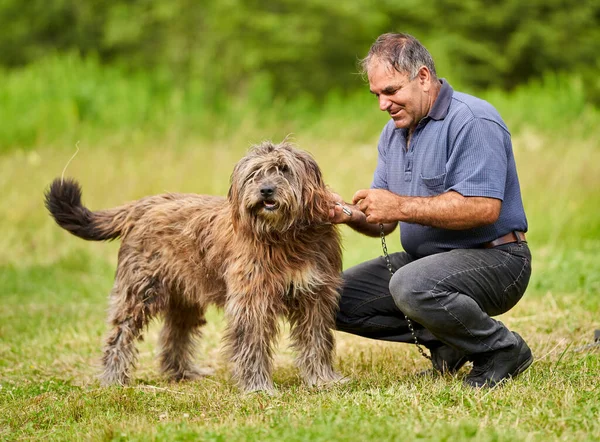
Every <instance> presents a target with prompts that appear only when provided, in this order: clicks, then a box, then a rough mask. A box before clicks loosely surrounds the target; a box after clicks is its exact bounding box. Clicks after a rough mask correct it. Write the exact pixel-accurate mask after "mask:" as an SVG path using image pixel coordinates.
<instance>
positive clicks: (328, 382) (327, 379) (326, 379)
mask: <svg viewBox="0 0 600 442" xmlns="http://www.w3.org/2000/svg"><path fill="white" fill-rule="evenodd" d="M350 380H351V379H350V378H349V377H347V376H342V375H341V374H339V373H336V372H332V373H330V374H328V375H327V376H321V377H318V378H316V379H306V380H305V383H306V385H307V386H309V387H314V388H327V387H332V386H335V385H342V384H346V383H348V382H350Z"/></svg>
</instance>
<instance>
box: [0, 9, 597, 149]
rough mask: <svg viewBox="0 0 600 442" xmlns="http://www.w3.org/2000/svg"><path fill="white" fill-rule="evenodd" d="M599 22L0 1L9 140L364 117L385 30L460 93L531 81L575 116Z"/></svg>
mask: <svg viewBox="0 0 600 442" xmlns="http://www.w3.org/2000/svg"><path fill="white" fill-rule="evenodd" d="M599 25H600V1H599V0H587V1H582V2H571V1H567V0H530V1H527V2H522V1H520V0H503V1H497V2H491V1H489V0H418V1H417V0H404V1H395V0H379V1H372V0H352V1H346V2H331V1H326V0H279V1H266V0H203V1H202V2H194V1H191V0H172V1H168V2H160V1H153V0H114V1H110V2H107V1H102V0H83V1H73V0H53V1H51V2H46V1H42V0H30V1H28V2H27V3H26V4H24V3H23V2H21V1H18V0H2V1H0V29H2V31H0V120H1V121H2V125H1V127H0V151H6V150H12V149H13V148H15V147H18V148H21V149H23V148H28V147H31V146H35V145H40V144H47V143H54V142H58V143H65V142H67V143H68V144H69V145H70V146H72V144H71V142H73V141H74V140H75V139H79V138H81V137H82V135H83V136H84V138H86V139H90V137H91V138H94V137H96V138H95V139H96V140H99V139H104V138H105V136H106V134H107V133H113V134H114V133H115V132H123V133H128V134H129V135H128V137H132V136H135V133H136V131H138V132H139V134H144V135H145V136H165V135H169V136H171V137H175V138H176V139H181V137H183V138H185V137H189V136H193V137H202V138H208V139H211V138H221V137H223V136H224V135H225V134H228V133H230V132H231V131H237V130H239V128H240V125H241V124H242V123H243V122H246V123H247V127H248V128H257V129H263V130H264V129H272V128H273V127H277V128H278V130H279V132H278V133H277V135H279V134H280V133H281V134H285V133H286V131H288V132H289V131H294V132H297V131H299V130H306V129H307V128H309V127H310V128H311V130H317V131H318V129H319V128H320V130H322V131H326V130H327V129H325V128H324V127H320V126H319V122H320V121H323V119H324V115H325V116H327V115H332V116H337V118H339V119H340V122H343V121H348V119H351V120H354V121H356V122H359V121H360V120H361V119H362V118H363V117H364V115H363V114H365V112H363V109H366V108H367V105H368V106H370V107H368V109H369V113H371V114H373V113H374V112H373V107H372V103H370V101H369V100H368V97H367V96H366V95H365V94H366V88H365V87H364V83H363V80H362V79H361V78H360V76H359V75H358V74H357V66H356V62H357V60H358V59H359V58H360V57H362V56H364V55H365V54H366V52H367V50H368V48H369V46H370V44H371V43H372V42H373V41H374V39H375V38H376V37H377V35H379V34H381V33H383V32H389V31H402V32H408V33H412V34H413V35H415V36H417V37H418V38H419V39H420V40H421V41H422V42H423V43H424V44H425V45H426V46H427V47H428V48H429V49H430V51H431V52H432V54H433V56H434V59H435V60H436V63H437V67H438V73H439V74H440V76H442V77H446V78H449V79H450V81H451V84H452V85H453V86H454V87H455V88H456V89H462V90H465V91H467V92H473V93H479V94H483V95H484V96H486V95H485V94H486V93H494V92H491V91H501V92H504V93H505V94H504V95H502V96H509V95H506V94H511V93H512V94H514V93H517V94H518V91H519V88H521V87H523V85H530V84H532V83H533V84H535V85H537V86H534V87H538V89H540V88H541V89H546V88H547V89H548V91H549V94H551V95H554V96H556V95H557V94H561V93H562V94H563V95H564V97H565V101H566V102H563V103H561V105H566V106H567V108H555V109H554V110H555V113H556V114H555V115H560V114H567V115H568V116H569V117H571V118H578V117H579V116H580V115H581V113H582V112H583V110H584V108H585V107H587V106H598V105H599V104H600V79H599V76H598V73H599V72H600V56H599V54H600V44H599V42H600V26H599ZM561 91H562V92H561ZM496 96H498V95H497V94H496ZM494 104H497V103H494ZM523 104H525V106H526V107H529V106H527V103H523ZM497 105H498V104H497ZM499 106H501V103H500V104H499ZM502 110H503V109H501V111H502ZM549 111H550V110H549V109H546V112H549ZM516 112H517V113H519V116H520V117H523V119H521V118H514V120H515V121H517V122H520V121H525V120H527V119H528V118H534V119H535V118H538V116H536V115H531V113H528V112H527V109H519V110H517V111H516ZM343 113H346V114H345V115H343V116H342V114H343ZM534 113H535V112H534ZM555 115H552V114H550V115H547V116H546V124H550V125H551V126H553V125H555V124H556V120H555V118H554V117H555ZM369 118H372V117H367V120H366V122H365V125H361V124H360V123H359V124H358V126H357V127H352V128H351V130H350V135H351V136H352V138H353V139H356V138H357V137H358V138H359V139H360V138H361V137H362V138H366V137H367V135H366V134H365V133H364V130H367V131H368V132H369V134H370V133H371V129H372V127H373V126H372V125H371V123H372V122H373V120H372V119H369ZM539 118H544V117H539ZM327 121H328V122H329V120H327ZM290 122H293V124H291V123H290ZM315 125H316V126H315ZM378 125H379V124H378V123H377V124H376V126H378ZM346 126H353V125H348V124H346ZM332 127H333V126H332V125H331V124H329V131H331V130H332Z"/></svg>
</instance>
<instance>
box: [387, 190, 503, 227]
mask: <svg viewBox="0 0 600 442" xmlns="http://www.w3.org/2000/svg"><path fill="white" fill-rule="evenodd" d="M400 198H401V200H400V201H401V202H400V204H399V205H398V220H399V221H404V222H409V223H416V224H421V225H425V226H431V227H438V228H441V229H448V230H465V229H471V228H474V227H479V226H484V225H487V224H492V223H494V222H495V221H496V220H497V219H498V216H499V214H500V208H501V204H502V203H501V201H500V200H497V199H493V198H483V197H464V196H462V195H461V194H459V193H457V192H452V191H451V192H446V193H444V194H441V195H438V196H435V197H400Z"/></svg>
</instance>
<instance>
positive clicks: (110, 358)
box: [100, 280, 156, 385]
mask: <svg viewBox="0 0 600 442" xmlns="http://www.w3.org/2000/svg"><path fill="white" fill-rule="evenodd" d="M137 286H138V287H139V286H141V287H144V285H143V284H141V285H137ZM147 287H148V285H147V284H146V286H145V288H146V290H144V293H142V294H140V296H137V295H135V294H134V293H133V289H132V288H131V287H129V286H125V285H122V284H121V283H119V281H118V280H117V281H115V285H114V287H113V290H112V293H111V306H110V309H109V318H108V319H109V323H110V325H111V326H112V329H111V331H110V332H109V334H108V336H107V337H106V341H105V346H104V355H103V357H102V364H103V366H104V371H103V372H102V373H101V374H100V382H101V383H102V384H103V385H112V384H118V385H126V384H128V383H129V381H130V379H131V372H132V370H133V369H134V368H135V363H136V360H137V354H138V350H137V348H136V347H135V341H136V340H137V339H141V337H142V333H143V331H144V328H145V327H146V326H147V325H148V323H149V322H150V319H151V318H152V317H153V316H154V313H155V311H156V305H155V303H154V298H153V297H152V296H150V297H148V296H144V295H147V294H148V293H149V292H151V291H152V290H151V289H148V288H147ZM138 292H139V291H138Z"/></svg>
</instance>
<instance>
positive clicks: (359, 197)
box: [352, 189, 369, 204]
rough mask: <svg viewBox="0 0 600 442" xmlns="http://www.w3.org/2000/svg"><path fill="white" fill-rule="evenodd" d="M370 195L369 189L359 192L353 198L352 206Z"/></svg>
mask: <svg viewBox="0 0 600 442" xmlns="http://www.w3.org/2000/svg"><path fill="white" fill-rule="evenodd" d="M368 194H369V191H368V190H367V189H361V190H358V191H357V192H356V193H355V194H354V196H353V197H352V204H356V203H357V202H358V201H360V200H362V199H364V198H365V197H366V196H367V195H368Z"/></svg>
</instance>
